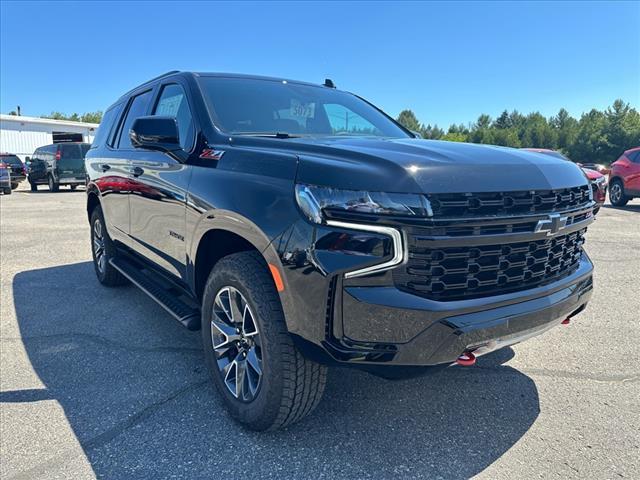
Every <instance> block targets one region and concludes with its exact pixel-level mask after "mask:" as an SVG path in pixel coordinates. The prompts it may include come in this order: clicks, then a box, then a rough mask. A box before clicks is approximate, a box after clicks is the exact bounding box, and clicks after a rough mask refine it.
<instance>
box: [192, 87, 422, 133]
mask: <svg viewBox="0 0 640 480" xmlns="http://www.w3.org/2000/svg"><path fill="white" fill-rule="evenodd" d="M198 81H199V82H200V86H201V88H202V91H203V92H204V95H205V99H206V101H207V102H208V104H209V107H210V109H211V111H212V112H213V115H214V122H215V123H216V125H217V126H218V128H220V129H221V130H222V131H224V132H227V133H232V134H243V133H244V134H254V133H276V132H278V133H290V134H298V135H318V136H330V135H366V136H371V135H373V136H384V137H409V135H407V134H406V133H405V132H404V130H402V129H401V128H400V127H399V126H398V125H396V124H395V123H394V122H393V121H391V120H390V119H389V118H387V117H386V116H385V115H384V114H382V113H381V112H379V111H378V110H377V109H375V108H374V107H372V106H371V105H369V104H368V103H367V102H365V101H363V100H361V99H359V98H358V97H356V96H355V95H352V94H350V93H346V92H341V91H339V90H335V89H333V88H327V87H320V86H313V85H303V84H299V83H287V82H284V81H280V80H260V79H249V78H225V77H200V78H199V80H198ZM344 112H348V115H350V116H351V119H352V121H351V122H350V123H349V124H348V125H347V122H346V121H344V122H342V121H341V120H339V119H338V117H337V115H339V114H342V115H344ZM329 114H332V115H336V116H334V117H331V116H329Z"/></svg>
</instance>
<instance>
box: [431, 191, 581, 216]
mask: <svg viewBox="0 0 640 480" xmlns="http://www.w3.org/2000/svg"><path fill="white" fill-rule="evenodd" d="M589 190H590V189H589V185H582V186H580V187H573V188H563V189H559V190H528V191H516V192H486V193H440V194H429V195H428V196H427V197H428V198H429V202H431V208H432V210H433V216H434V217H436V218H437V217H452V218H461V217H484V216H487V217H490V216H503V215H504V216H508V215H528V214H532V213H553V212H558V211H565V210H569V209H573V208H579V207H582V206H585V207H587V206H588V205H589V203H590V201H591V198H590V191H589Z"/></svg>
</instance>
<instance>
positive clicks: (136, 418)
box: [10, 380, 209, 480]
mask: <svg viewBox="0 0 640 480" xmlns="http://www.w3.org/2000/svg"><path fill="white" fill-rule="evenodd" d="M208 382H209V380H201V381H199V382H194V383H190V384H188V385H185V386H184V387H182V388H180V389H178V390H176V391H175V392H173V393H171V394H169V395H168V396H166V397H164V398H163V399H161V400H158V401H156V402H153V403H151V404H150V405H147V406H146V407H145V408H143V409H142V410H140V411H138V412H136V413H134V414H133V415H131V416H130V417H128V418H127V419H126V420H124V421H122V422H120V423H118V424H116V425H114V426H113V427H111V428H109V429H108V430H106V431H104V432H102V433H101V434H98V435H96V436H95V437H93V438H90V439H89V440H86V441H80V440H79V443H80V446H81V447H82V449H83V451H84V454H85V455H86V454H87V452H89V451H90V450H94V449H96V448H99V447H101V446H103V445H106V444H107V443H109V442H110V441H112V440H113V439H115V438H117V437H118V436H120V435H122V434H123V433H125V432H126V431H128V430H129V429H131V428H133V427H135V426H136V425H139V424H140V423H142V422H143V421H144V420H146V419H147V418H149V417H150V416H151V415H153V414H154V413H156V412H157V411H158V410H159V409H160V408H162V407H163V406H164V405H166V404H167V403H169V402H171V401H173V400H175V399H177V398H178V397H180V396H182V395H184V394H186V393H189V392H192V391H194V390H196V389H197V388H199V387H201V386H203V385H205V384H207V383H208ZM69 456H70V451H67V452H63V453H60V454H58V455H56V456H54V457H51V458H49V459H47V460H45V461H44V462H42V463H40V464H38V465H35V466H34V467H33V468H30V469H29V470H26V471H22V472H19V473H17V474H15V475H13V476H11V477H10V478H11V479H13V480H22V479H25V480H26V479H32V478H34V477H37V476H38V477H39V476H43V475H44V474H45V472H47V471H50V470H51V469H52V467H55V466H58V465H60V464H63V463H66V462H67V461H68V459H69Z"/></svg>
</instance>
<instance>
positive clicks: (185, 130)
mask: <svg viewBox="0 0 640 480" xmlns="http://www.w3.org/2000/svg"><path fill="white" fill-rule="evenodd" d="M153 114H154V115H161V116H166V117H174V118H175V119H176V123H177V125H178V135H179V138H180V146H182V148H183V149H184V150H191V146H192V145H193V134H194V129H193V118H192V116H191V110H190V109H189V102H188V101H187V96H186V94H185V93H184V90H183V88H182V87H181V86H180V85H176V84H172V85H166V86H165V87H163V88H162V94H161V95H160V99H159V100H158V104H157V105H156V108H155V112H154V113H153Z"/></svg>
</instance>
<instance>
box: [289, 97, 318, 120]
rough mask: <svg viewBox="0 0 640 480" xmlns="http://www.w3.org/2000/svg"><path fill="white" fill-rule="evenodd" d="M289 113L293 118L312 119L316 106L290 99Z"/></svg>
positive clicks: (313, 103) (312, 103) (311, 103)
mask: <svg viewBox="0 0 640 480" xmlns="http://www.w3.org/2000/svg"><path fill="white" fill-rule="evenodd" d="M289 113H290V115H291V116H292V117H293V118H314V117H315V116H316V104H315V102H309V103H302V102H300V101H299V100H297V99H295V98H292V99H291V108H290V109H289Z"/></svg>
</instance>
